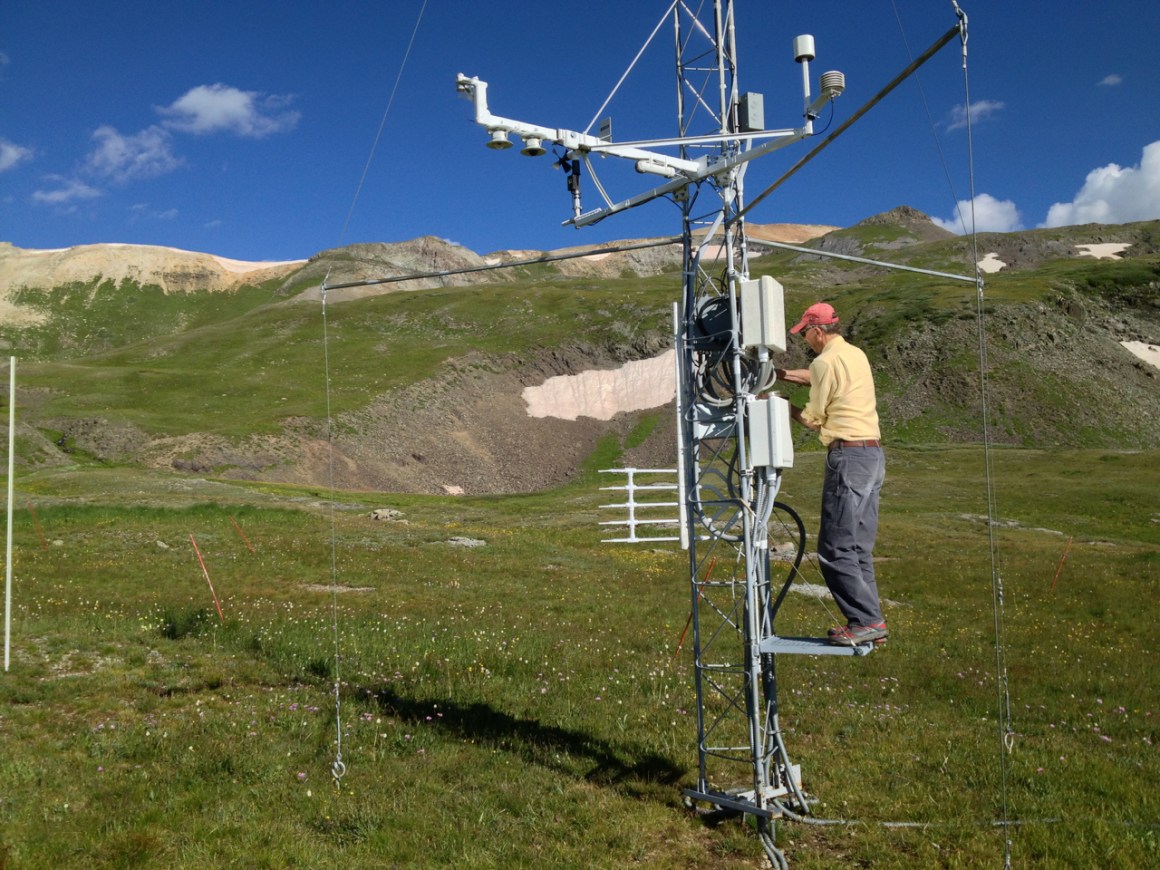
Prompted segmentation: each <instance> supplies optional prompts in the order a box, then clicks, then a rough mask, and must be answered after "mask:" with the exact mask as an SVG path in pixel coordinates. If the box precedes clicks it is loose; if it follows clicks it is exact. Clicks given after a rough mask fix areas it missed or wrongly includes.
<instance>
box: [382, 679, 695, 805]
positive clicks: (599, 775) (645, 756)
mask: <svg viewBox="0 0 1160 870" xmlns="http://www.w3.org/2000/svg"><path fill="white" fill-rule="evenodd" d="M363 692H364V693H365V695H364V696H365V697H366V698H368V699H370V700H373V701H374V702H375V703H376V704H377V705H378V707H379V709H380V710H381V711H382V712H383V713H384V714H386V715H388V716H394V717H397V718H399V719H401V720H404V721H406V722H412V723H414V724H415V725H417V726H424V727H428V728H430V727H432V726H434V727H436V728H439V729H441V730H443V731H446V732H448V733H449V734H452V735H455V736H457V737H461V738H464V739H467V740H471V741H473V742H475V743H476V744H480V745H483V746H490V747H494V748H495V749H499V750H501V751H504V752H511V753H514V754H516V755H518V756H520V758H522V759H523V760H524V761H525V762H529V763H533V764H538V765H541V766H543V767H547V768H550V769H552V770H557V771H561V772H563V773H566V774H569V775H572V776H577V777H579V778H582V779H584V780H586V781H588V782H592V783H596V784H598V785H605V786H611V787H614V788H615V789H617V790H618V791H621V792H624V793H626V794H628V795H631V796H633V797H638V798H648V799H659V800H662V801H663V802H666V803H670V802H672V801H673V800H675V793H672V792H671V786H673V785H674V784H675V783H677V782H678V781H679V780H680V779H681V777H682V776H684V774H685V768H684V767H681V766H680V765H677V764H675V763H673V761H672V760H670V759H668V758H666V757H664V756H662V755H658V754H656V753H652V752H643V751H641V750H640V749H639V748H636V747H633V746H632V745H630V744H614V743H611V742H609V741H607V740H602V739H599V738H596V737H593V736H591V735H589V734H584V733H583V732H580V731H572V730H570V729H567V728H561V727H559V726H557V725H545V724H544V723H542V722H539V721H538V720H535V719H521V718H517V717H515V716H512V715H511V714H509V713H505V712H503V711H502V710H497V709H496V708H494V707H492V706H491V705H490V704H485V703H482V702H475V703H470V704H461V703H458V702H456V701H453V700H449V699H446V698H439V699H433V698H422V699H419V698H405V697H403V696H402V695H400V694H398V693H397V692H396V691H395V690H394V689H390V688H383V689H378V690H371V689H364V690H363ZM658 786H660V787H662V788H661V790H660V791H659V792H658V790H657V787H658Z"/></svg>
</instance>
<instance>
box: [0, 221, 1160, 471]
mask: <svg viewBox="0 0 1160 870" xmlns="http://www.w3.org/2000/svg"><path fill="white" fill-rule="evenodd" d="M751 230H752V232H751V235H753V236H755V237H759V238H760V237H766V238H769V237H774V240H781V241H790V242H793V243H801V242H802V241H803V239H802V238H801V236H802V235H803V234H804V235H805V236H807V237H808V236H810V235H812V234H813V233H814V232H819V233H822V235H820V236H817V237H816V238H814V239H813V240H812V241H808V244H810V245H814V246H817V247H819V248H821V249H823V250H830V251H837V252H840V253H846V254H852V255H855V256H864V257H869V258H872V259H879V260H893V261H895V262H899V263H904V264H909V265H912V266H916V267H923V268H933V269H936V270H939V271H945V272H954V273H973V264H972V263H971V262H970V261H971V259H972V257H973V256H974V249H973V248H972V247H971V246H970V244H969V242H968V240H966V239H963V238H960V237H955V236H953V235H950V234H949V233H946V232H945V231H943V230H941V229H939V228H938V227H937V226H935V225H934V224H933V223H931V222H930V221H929V219H927V218H926V217H925V216H924V215H922V214H921V213H919V212H916V211H914V210H913V209H908V208H905V207H902V208H899V209H896V210H894V211H892V212H889V213H886V214H884V215H878V216H875V217H873V218H870V219H868V220H866V221H863V222H861V223H859V224H858V225H856V226H854V227H850V228H847V229H840V230H833V229H832V228H821V227H819V228H794V230H793V231H792V232H791V231H789V230H786V231H785V232H782V233H780V234H779V231H778V230H777V229H776V228H756V227H755V228H751ZM795 233H796V237H795V235H794V234H795ZM1158 241H1160V223H1157V222H1149V223H1141V224H1128V225H1122V226H1089V227H1071V228H1065V229H1059V230H1037V231H1028V232H1023V233H1015V234H987V235H984V236H981V237H980V240H979V243H980V248H979V250H978V256H979V257H980V258H981V259H983V258H985V259H986V262H987V263H988V265H987V274H986V276H985V277H986V286H985V306H984V310H985V312H986V317H985V319H984V320H983V326H984V337H985V350H986V360H987V378H986V386H987V390H988V398H989V402H988V407H989V409H990V413H991V424H992V429H991V435H992V437H994V438H996V440H998V441H1000V442H1003V443H1010V444H1020V445H1028V446H1054V445H1077V446H1082V445H1089V446H1091V445H1100V446H1106V447H1123V448H1130V449H1138V448H1143V447H1154V446H1157V445H1158V444H1160V436H1158V433H1160V392H1158V391H1157V377H1158V376H1160V371H1158V370H1157V368H1156V359H1155V357H1154V356H1150V354H1154V353H1155V352H1156V347H1157V344H1158V343H1160V251H1158V247H1157V246H1158ZM92 247H93V248H100V249H103V250H87V249H72V253H71V254H69V253H68V252H22V251H19V250H18V249H15V248H12V247H11V246H6V247H4V248H2V249H0V276H2V280H0V306H4V305H7V306H8V307H7V309H3V310H0V315H3V316H2V317H0V343H2V344H3V345H4V348H3V350H4V351H5V352H6V353H14V354H15V355H17V356H18V357H20V358H21V359H22V362H21V363H20V366H21V384H22V385H21V387H20V391H19V394H18V396H19V408H20V410H21V422H20V424H19V425H20V431H19V435H20V443H21V448H20V456H21V461H22V462H23V463H24V464H25V465H26V466H29V467H50V466H54V465H59V464H65V463H69V462H75V461H97V462H112V463H130V464H140V465H145V466H149V467H154V468H160V469H170V470H175V471H178V472H183V473H194V474H198V475H204V476H220V477H233V478H247V479H262V480H270V481H285V482H295V483H311V484H319V485H322V484H325V483H326V482H327V481H328V477H329V474H330V469H333V473H334V476H335V481H336V483H337V484H338V485H339V486H342V487H351V488H368V489H381V490H392V491H413V492H434V493H438V492H459V491H463V492H469V493H485V492H504V491H529V490H535V489H538V488H542V487H546V486H551V485H555V484H559V483H561V482H563V481H566V480H568V479H569V478H570V477H572V476H574V475H576V474H577V473H578V472H579V470H580V469H581V467H582V466H583V463H584V462H585V460H586V459H587V458H588V457H589V456H591V455H593V453H594V451H597V450H598V449H602V450H607V449H608V445H609V443H610V441H609V439H611V440H612V442H614V443H619V444H620V445H621V449H622V450H623V452H624V455H623V456H622V458H621V460H620V461H622V462H624V463H625V464H636V465H640V466H658V465H669V464H671V463H672V462H673V452H674V451H673V444H674V436H673V427H672V419H671V418H672V407H671V404H667V405H666V403H669V402H670V400H671V395H672V393H671V391H669V392H667V393H666V391H665V389H664V388H663V386H658V385H657V384H656V383H651V384H650V385H647V386H646V385H645V384H644V383H643V382H640V383H636V384H635V385H634V382H632V381H631V379H630V380H625V379H624V378H623V377H621V378H619V379H611V378H609V379H596V380H592V379H588V381H587V383H589V384H595V386H592V387H584V388H583V389H590V388H591V389H596V390H607V389H609V387H608V386H607V385H608V384H611V383H616V384H618V386H617V387H616V389H618V390H628V391H634V392H639V393H641V396H644V395H645V391H646V390H647V391H651V392H648V394H647V395H648V396H650V397H653V398H647V399H643V400H642V401H637V402H635V403H626V404H625V405H624V407H632V408H636V409H637V410H627V411H624V412H622V413H619V414H615V415H614V416H612V417H611V419H600V418H599V417H598V416H593V415H594V414H595V413H596V412H594V411H589V412H583V411H581V412H580V413H579V414H578V415H577V414H572V415H558V416H552V415H548V416H531V411H530V406H529V402H528V401H527V400H526V398H525V395H526V391H528V390H535V389H537V388H540V387H541V386H542V385H544V384H545V382H547V381H548V380H549V379H550V378H556V379H558V380H554V381H551V383H552V385H553V386H552V389H561V390H573V389H576V390H580V389H581V388H580V387H579V386H577V385H578V384H579V383H580V378H579V376H580V375H582V374H584V373H585V372H589V371H591V370H605V371H611V370H613V369H617V368H618V367H620V366H622V365H623V364H625V363H627V362H630V361H634V360H643V359H648V358H652V357H656V356H658V355H660V354H662V353H664V352H665V351H666V350H667V349H668V346H669V344H670V338H669V334H668V333H669V308H670V306H671V302H672V300H673V299H675V298H676V293H677V284H678V280H679V279H678V276H677V275H676V268H677V266H678V265H679V264H678V262H677V257H678V252H677V251H676V250H675V248H674V247H673V246H667V247H657V248H649V249H643V250H640V251H632V252H622V253H611V252H608V251H604V250H600V249H592V250H591V252H590V253H588V254H587V256H584V257H581V258H577V259H571V260H563V261H559V262H554V263H551V264H544V265H540V266H535V267H530V268H529V267H525V268H523V269H521V270H515V274H505V273H504V272H470V273H466V274H457V275H453V276H443V277H439V278H431V279H424V280H422V281H414V282H405V283H402V284H389V285H379V286H377V287H373V288H358V289H352V290H351V291H350V292H345V291H335V295H333V296H328V299H329V300H330V301H333V302H342V304H341V305H336V306H335V307H334V308H333V309H331V310H332V311H333V314H332V315H331V316H332V318H333V320H332V323H331V326H330V329H331V333H330V337H329V348H330V349H329V359H330V365H331V374H330V379H331V383H332V392H333V398H334V401H335V403H336V405H335V409H334V412H333V413H334V420H335V423H334V428H333V434H332V443H333V448H334V450H333V454H332V453H331V451H330V448H329V447H328V439H327V430H326V425H325V413H324V410H323V407H324V406H323V405H322V403H321V402H322V396H323V395H324V391H323V389H322V370H321V363H320V360H321V358H322V347H321V344H320V336H319V324H318V319H317V313H316V312H317V308H316V305H311V304H309V303H310V302H311V300H316V299H317V295H318V286H319V284H320V283H321V281H322V280H323V279H324V278H326V280H327V281H328V283H329V284H335V283H342V282H346V281H353V280H365V279H368V278H376V277H387V276H392V275H400V274H412V273H422V272H444V271H445V272H454V271H457V270H464V269H472V268H476V267H478V266H482V265H486V264H487V263H489V262H499V261H506V262H511V261H513V260H527V259H535V257H536V256H537V254H542V253H544V252H528V251H508V252H498V253H494V254H489V255H486V256H483V255H478V254H475V253H474V252H471V251H469V250H467V249H465V248H462V247H459V246H456V245H452V244H450V243H448V242H446V241H443V240H440V239H436V238H431V237H427V238H422V239H416V240H414V241H411V242H404V243H396V244H381V245H357V246H351V247H349V248H343V249H338V250H334V251H324V252H322V253H320V254H318V255H316V256H315V257H312V258H311V259H310V260H309V261H307V262H304V263H301V262H300V263H292V264H238V263H231V261H222V260H220V259H219V258H214V257H211V256H209V255H204V254H189V253H187V252H175V251H168V249H164V251H163V250H162V249H139V248H134V247H131V246H92ZM753 254H754V257H753V260H752V263H753V266H754V268H755V271H756V272H758V273H761V272H768V273H770V274H774V275H776V276H777V277H778V278H779V280H781V281H782V283H783V284H784V285H785V287H786V290H787V297H788V305H789V308H790V309H791V312H790V314H791V315H792V313H793V312H795V311H796V310H797V309H799V308H800V307H803V306H804V305H805V304H808V303H809V302H812V301H814V300H816V299H819V298H820V299H827V300H829V301H831V302H833V303H834V304H835V306H836V307H837V308H838V309H839V312H840V313H841V314H842V316H843V324H844V327H845V329H846V330H847V332H848V334H849V335H850V337H851V338H852V339H853V340H854V341H855V342H857V343H859V344H860V345H862V346H864V347H865V348H866V349H867V351H868V352H869V353H870V355H871V358H872V359H873V361H874V363H875V366H876V371H877V376H878V380H879V392H880V395H881V400H880V401H881V410H882V417H883V423H884V429H885V434H886V437H887V438H888V439H889V440H890V441H891V442H892V443H895V444H900V445H901V444H906V443H947V442H952V443H953V442H970V441H977V440H979V438H980V437H981V434H982V429H981V414H980V411H979V409H980V396H981V392H980V391H981V386H982V382H981V380H980V377H979V367H978V360H979V346H980V342H979V321H978V319H977V317H976V314H977V308H978V298H977V295H976V290H975V286H974V285H973V284H972V283H954V282H948V281H945V280H935V279H930V278H923V277H917V276H914V275H911V274H905V273H904V274H899V273H889V272H884V271H883V270H881V269H879V268H877V267H871V266H863V265H855V264H850V263H845V262H840V261H835V260H825V259H822V258H819V257H813V256H809V255H800V254H797V253H792V252H779V251H767V250H763V249H759V248H755V249H754V252H753ZM48 255H51V256H48ZM85 258H89V259H87V260H86V259H85ZM22 262H23V263H24V264H25V265H26V266H27V269H23V270H22V269H21V268H20V264H21V263H22ZM84 262H88V263H90V264H97V265H90V266H88V267H83V266H81V265H78V264H81V263H84ZM86 268H87V269H93V268H97V269H99V270H100V271H98V272H87V271H86ZM196 276H200V277H196ZM328 276H329V277H328ZM49 281H60V282H61V284H59V285H51V286H40V284H38V282H49ZM251 281H252V282H256V283H249V282H251ZM257 284H260V285H261V286H260V287H258V286H257ZM150 287H152V288H153V289H152V290H150ZM400 290H402V291H407V290H426V291H427V292H422V293H408V292H403V293H400V292H399V291H400ZM340 293H341V294H342V295H340ZM143 305H144V306H147V308H148V311H149V312H151V313H152V314H151V316H148V317H147V316H142V315H144V314H145V309H142V308H141V306H143ZM328 307H329V306H328ZM157 312H161V314H158V313H157ZM162 315H164V316H162ZM805 362H806V359H805V356H804V353H803V349H802V348H801V347H800V345H799V346H795V347H794V348H793V349H792V352H791V354H790V355H789V356H788V357H787V359H786V363H787V364H788V365H798V364H804V363H805ZM557 385H558V386H557ZM626 385H627V386H626ZM605 398H607V397H605ZM634 398H640V396H637V397H634ZM794 398H795V399H798V400H800V399H802V398H804V396H802V394H801V393H798V394H795V396H794ZM576 401H577V402H580V403H581V404H583V402H584V398H583V396H581V395H580V394H579V393H577V398H576ZM642 402H643V404H642ZM649 402H652V403H654V407H652V408H650V407H649V405H648V403H649ZM640 408H644V410H639V409H640ZM569 417H571V418H569ZM801 436H802V437H801V439H800V442H801V444H802V446H803V447H806V446H808V445H809V444H811V443H812V440H813V439H811V438H810V436H809V435H808V433H804V432H803V433H801ZM602 445H603V446H602ZM332 459H333V463H332V462H331V460H332Z"/></svg>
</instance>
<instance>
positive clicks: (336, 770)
mask: <svg viewBox="0 0 1160 870" xmlns="http://www.w3.org/2000/svg"><path fill="white" fill-rule="evenodd" d="M426 11H427V0H423V2H422V4H421V5H420V7H419V15H418V17H416V19H415V26H414V27H413V28H412V30H411V38H410V39H409V40H408V42H407V48H406V50H405V51H404V53H403V60H402V62H401V63H400V64H399V72H398V74H397V75H396V76H395V83H394V85H393V86H392V87H391V93H390V96H389V97H388V98H387V107H386V108H385V109H384V110H383V117H382V119H381V120H380V121H379V129H378V131H377V132H376V133H375V139H374V142H373V143H372V144H371V150H370V153H369V154H368V155H367V161H366V164H365V165H364V166H363V171H362V175H361V176H360V177H359V180H358V184H357V185H356V186H355V192H354V197H353V198H352V199H351V203H350V209H349V210H348V211H347V214H346V220H344V221H343V224H342V229H341V231H340V232H339V234H338V242H337V246H341V245H342V244H343V242H344V241H345V239H346V232H347V229H348V228H349V227H350V221H351V218H352V217H353V216H354V210H355V206H356V205H357V204H358V200H359V196H360V195H361V194H362V189H363V184H364V182H365V181H366V178H367V174H368V173H369V172H370V168H371V164H372V163H373V162H374V158H375V152H376V151H377V150H378V146H379V142H380V140H381V139H382V136H383V129H384V128H385V127H386V124H387V116H388V115H390V113H391V106H392V105H394V102H395V94H396V92H397V91H398V89H399V82H400V81H402V78H403V71H404V70H405V69H406V67H407V60H408V59H409V58H410V56H411V48H412V47H413V46H414V44H415V37H416V36H417V35H418V33H419V24H420V22H422V20H423V13H424V12H426ZM329 280H330V271H329V270H327V273H326V277H324V278H323V279H322V286H321V287H320V288H319V297H320V299H321V303H322V360H323V375H324V377H325V379H326V385H325V393H326V476H327V486H328V489H329V493H330V613H331V625H332V631H333V639H334V730H335V756H334V763H333V764H332V765H331V775H332V776H333V777H334V785H335V787H336V788H341V787H342V777H343V776H344V775H345V774H346V764H344V763H343V760H342V676H341V671H340V668H339V665H340V660H341V647H340V644H339V637H338V531H337V519H336V512H335V483H334V417H333V414H332V412H331V401H330V338H329V330H328V324H327V318H326V292H327V283H328V282H329Z"/></svg>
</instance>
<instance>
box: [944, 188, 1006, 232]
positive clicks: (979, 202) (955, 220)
mask: <svg viewBox="0 0 1160 870" xmlns="http://www.w3.org/2000/svg"><path fill="white" fill-rule="evenodd" d="M959 215H962V219H961V220H960V218H959ZM974 216H975V229H976V230H978V231H979V232H980V233H1011V232H1014V231H1015V230H1021V229H1023V216H1022V215H1021V214H1019V209H1017V208H1016V207H1015V203H1013V202H1012V201H1011V200H1009V199H995V197H993V196H991V194H989V193H980V194H979V195H978V196H976V197H975V207H974ZM931 220H932V221H934V223H936V224H938V225H939V226H940V227H942V228H943V229H944V230H950V231H951V232H952V233H956V234H958V235H962V233H963V225H964V224H965V225H966V231H967V232H970V230H971V201H970V200H969V199H961V200H959V202H958V208H957V210H956V212H955V214H953V215H952V216H951V217H949V218H947V219H946V220H943V219H941V218H936V217H932V218H931Z"/></svg>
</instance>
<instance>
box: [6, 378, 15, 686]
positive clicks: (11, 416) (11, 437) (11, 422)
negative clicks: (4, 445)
mask: <svg viewBox="0 0 1160 870" xmlns="http://www.w3.org/2000/svg"><path fill="white" fill-rule="evenodd" d="M15 472H16V357H14V356H11V357H9V358H8V550H7V555H6V556H5V559H4V672H5V673H7V672H8V652H9V650H10V648H11V643H10V641H11V638H12V482H13V479H14V478H15V477H16V474H15Z"/></svg>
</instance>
